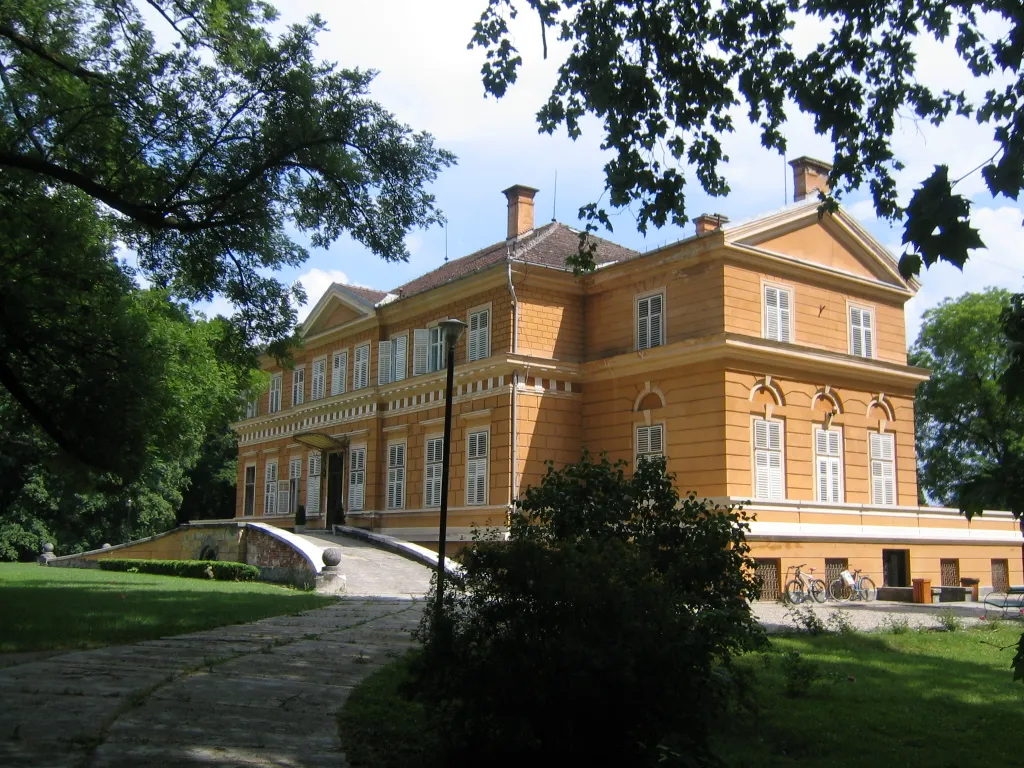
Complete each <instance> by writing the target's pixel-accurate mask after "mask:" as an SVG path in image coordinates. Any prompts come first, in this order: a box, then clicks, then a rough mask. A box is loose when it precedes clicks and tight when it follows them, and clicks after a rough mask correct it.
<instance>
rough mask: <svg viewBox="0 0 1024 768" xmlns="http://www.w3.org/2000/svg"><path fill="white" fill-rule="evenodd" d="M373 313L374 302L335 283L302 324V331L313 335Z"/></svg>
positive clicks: (304, 334) (303, 333) (305, 334)
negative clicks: (371, 302)
mask: <svg viewBox="0 0 1024 768" xmlns="http://www.w3.org/2000/svg"><path fill="white" fill-rule="evenodd" d="M372 314H374V308H373V305H372V304H370V303H369V302H368V301H366V300H365V299H364V298H362V297H361V296H359V295H358V294H356V293H354V292H352V291H349V290H346V289H345V286H343V285H341V284H339V283H334V284H332V285H331V287H330V288H328V289H327V290H326V291H325V292H324V295H323V296H321V297H320V300H319V301H318V302H317V303H316V306H315V307H313V311H312V312H310V313H309V317H307V318H306V321H305V322H304V323H303V324H302V329H301V333H302V335H303V336H312V335H315V334H318V333H323V332H324V331H328V330H330V329H331V328H337V327H338V326H341V325H346V324H348V323H351V322H353V321H354V320H361V319H362V318H364V317H369V316H370V315H372Z"/></svg>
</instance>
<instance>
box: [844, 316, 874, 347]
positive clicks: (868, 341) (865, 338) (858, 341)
mask: <svg viewBox="0 0 1024 768" xmlns="http://www.w3.org/2000/svg"><path fill="white" fill-rule="evenodd" d="M874 326H875V318H874V312H873V311H872V310H870V309H864V308H863V307H850V352H852V353H853V354H855V355H857V356H858V357H874V340H873V333H874V331H873V329H874Z"/></svg>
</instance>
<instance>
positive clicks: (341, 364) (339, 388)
mask: <svg viewBox="0 0 1024 768" xmlns="http://www.w3.org/2000/svg"><path fill="white" fill-rule="evenodd" d="M347 377H348V350H346V351H344V352H335V353H334V360H333V363H332V366H331V394H332V395H341V394H344V392H345V379H346V378H347Z"/></svg>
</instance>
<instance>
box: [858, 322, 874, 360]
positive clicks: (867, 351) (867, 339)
mask: <svg viewBox="0 0 1024 768" xmlns="http://www.w3.org/2000/svg"><path fill="white" fill-rule="evenodd" d="M860 322H861V328H862V329H863V331H862V333H863V337H864V342H863V344H864V357H871V356H872V355H873V349H874V345H873V342H872V338H871V335H872V329H871V312H868V311H867V310H861V313H860Z"/></svg>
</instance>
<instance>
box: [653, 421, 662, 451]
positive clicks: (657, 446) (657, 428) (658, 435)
mask: <svg viewBox="0 0 1024 768" xmlns="http://www.w3.org/2000/svg"><path fill="white" fill-rule="evenodd" d="M650 430H651V453H657V454H662V453H664V452H665V445H664V442H665V441H664V439H663V427H662V425H661V424H655V425H653V426H652V427H651V428H650Z"/></svg>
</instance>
